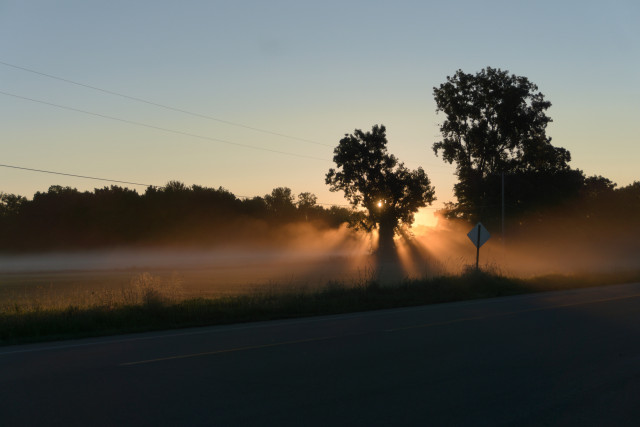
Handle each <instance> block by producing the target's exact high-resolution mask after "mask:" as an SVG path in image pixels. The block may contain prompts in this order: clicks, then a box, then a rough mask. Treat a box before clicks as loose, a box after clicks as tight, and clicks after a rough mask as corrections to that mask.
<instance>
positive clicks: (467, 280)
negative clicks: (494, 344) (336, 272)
mask: <svg viewBox="0 0 640 427" xmlns="http://www.w3.org/2000/svg"><path fill="white" fill-rule="evenodd" d="M147 279H148V278H147ZM637 281H640V273H638V272H634V273H628V274H616V275H602V274H601V275H589V276H543V277H536V278H531V279H516V278H507V277H503V276H501V275H499V274H492V273H487V272H482V271H480V272H476V271H469V272H467V273H465V274H462V275H459V276H444V277H436V278H432V279H424V280H406V281H403V282H401V283H399V284H398V285H396V286H380V285H379V284H377V283H376V282H369V283H366V284H362V285H358V286H344V285H341V284H339V283H329V284H327V285H326V286H325V287H323V288H320V289H315V290H301V289H298V290H295V289H293V290H291V289H289V290H285V291H276V290H275V288H273V290H271V291H270V292H255V293H252V294H249V295H236V296H226V297H220V298H214V299H206V298H190V299H181V300H180V299H175V298H169V297H167V296H166V295H165V294H163V293H162V292H160V290H158V289H156V288H154V287H153V280H149V279H148V280H147V281H146V282H145V283H146V284H147V285H145V286H141V287H139V290H140V292H138V294H136V296H135V297H133V296H131V295H128V296H127V298H125V299H123V300H122V301H119V302H116V303H114V302H113V301H110V302H108V303H102V304H94V305H90V306H83V307H82V306H77V305H69V306H67V307H40V306H35V307H30V308H28V309H25V308H24V307H22V306H20V305H17V304H16V305H15V306H14V307H11V306H8V307H7V306H5V308H4V309H3V310H2V311H0V345H8V344H18V343H28V342H37V341H49V340H58V339H68V338H82V337H91V336H101V335H112V334H122V333H132V332H144V331H152V330H163V329H173V328H186V327H194V326H207V325H221V324H229V323H240V322H249V321H264V320H274V319H286V318H293V317H305V316H315V315H323V314H338V313H347V312H357V311H366V310H377V309H384V308H396V307H409V306H416V305H426V304H435V303H443V302H452V301H462V300H470V299H478V298H489V297H498V296H507V295H517V294H524V293H530V292H542V291H553V290H567V289H576V288H584V287H589V286H599V285H607V284H616V283H628V282H637Z"/></svg>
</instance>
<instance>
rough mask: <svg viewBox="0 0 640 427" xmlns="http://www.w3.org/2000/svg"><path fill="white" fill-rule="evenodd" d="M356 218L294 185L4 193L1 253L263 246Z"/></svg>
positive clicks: (0, 217) (175, 184) (55, 189)
mask: <svg viewBox="0 0 640 427" xmlns="http://www.w3.org/2000/svg"><path fill="white" fill-rule="evenodd" d="M354 215H355V214H354V212H352V211H351V210H350V209H348V208H344V207H339V206H331V207H323V206H321V205H319V204H318V203H317V198H316V196H315V195H313V194H311V193H301V194H299V195H298V196H297V197H295V196H294V195H293V193H292V191H291V189H290V188H287V187H279V188H275V189H274V190H273V191H272V192H271V193H270V194H267V195H265V196H264V197H253V198H249V199H242V198H239V197H237V196H235V195H234V194H233V193H231V192H230V191H228V190H226V189H224V188H221V187H220V188H217V189H215V188H207V187H202V186H199V185H193V186H191V187H188V186H186V185H184V184H183V183H181V182H178V181H171V182H169V183H168V184H167V185H166V186H164V187H148V188H147V189H146V191H145V192H144V193H143V194H138V192H136V191H135V190H132V189H129V188H123V187H119V186H110V187H104V188H96V189H95V190H93V191H84V192H81V191H78V190H77V189H75V188H71V187H62V186H59V185H54V186H51V187H50V188H49V190H48V191H47V192H37V193H36V194H35V195H34V196H33V198H32V199H31V200H28V199H27V198H25V197H22V196H18V195H14V194H6V193H0V250H1V251H3V252H15V251H43V250H76V249H85V248H99V247H109V246H112V247H116V246H125V245H126V246H131V245H134V246H135V245H141V246H144V245H155V244H189V245H207V244H217V243H229V242H234V241H239V240H242V239H246V240H250V241H254V242H258V241H261V240H268V239H269V238H270V237H273V235H274V233H277V229H278V228H279V226H282V225H285V224H290V223H295V222H310V223H313V224H314V225H315V226H316V227H320V228H322V227H326V228H332V227H333V228H335V227H339V226H340V224H342V223H344V222H350V221H352V220H353V216H354Z"/></svg>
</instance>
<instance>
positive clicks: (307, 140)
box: [0, 61, 333, 147]
mask: <svg viewBox="0 0 640 427" xmlns="http://www.w3.org/2000/svg"><path fill="white" fill-rule="evenodd" d="M0 65H4V66H6V67H11V68H15V69H18V70H22V71H27V72H29V73H33V74H37V75H40V76H44V77H48V78H50V79H54V80H59V81H62V82H65V83H70V84H73V85H76V86H81V87H84V88H87V89H92V90H95V91H99V92H102V93H106V94H109V95H113V96H118V97H121V98H125V99H129V100H131V101H136V102H141V103H144V104H147V105H153V106H154V107H159V108H164V109H166V110H171V111H176V112H179V113H182V114H187V115H190V116H194V117H199V118H203V119H207V120H213V121H216V122H219V123H224V124H226V125H230V126H236V127H240V128H244V129H249V130H252V131H255V132H261V133H266V134H270V135H275V136H280V137H283V138H288V139H293V140H296V141H301V142H305V143H308V144H314V145H321V146H324V147H333V146H332V145H329V144H324V143H322V142H318V141H314V140H311V139H306V138H299V137H297V136H292V135H287V134H285V133H280V132H274V131H270V130H268V129H262V128H258V127H254V126H249V125H245V124H242V123H237V122H232V121H230V120H224V119H220V118H217V117H213V116H209V115H206V114H201V113H195V112H193V111H189V110H184V109H182V108H177V107H172V106H170V105H166V104H160V103H158V102H153V101H149V100H146V99H143V98H139V97H136V96H131V95H126V94H124V93H120V92H116V91H112V90H108V89H103V88H100V87H97V86H93V85H89V84H86V83H80V82H77V81H74V80H70V79H66V78H63V77H58V76H54V75H52V74H48V73H43V72H42V71H37V70H34V69H31V68H27V67H22V66H19V65H15V64H10V63H8V62H4V61H0Z"/></svg>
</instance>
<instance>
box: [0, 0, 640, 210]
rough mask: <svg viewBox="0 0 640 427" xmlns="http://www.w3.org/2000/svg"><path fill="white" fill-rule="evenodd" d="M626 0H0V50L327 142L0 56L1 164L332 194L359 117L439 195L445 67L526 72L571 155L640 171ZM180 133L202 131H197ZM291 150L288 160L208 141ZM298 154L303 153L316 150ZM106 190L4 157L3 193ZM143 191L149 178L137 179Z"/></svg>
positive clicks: (631, 18)
mask: <svg viewBox="0 0 640 427" xmlns="http://www.w3.org/2000/svg"><path fill="white" fill-rule="evenodd" d="M639 5H640V3H639V2H637V1H632V0H627V1H616V0H613V1H609V2H602V1H597V2H596V1H558V0H556V1H536V2H533V1H531V2H525V1H513V0H511V1H438V2H429V1H401V0H400V1H399V0H395V1H374V0H371V1H362V0H359V1H345V0H343V1H333V0H325V1H322V2H319V1H301V0H296V1H281V0H272V1H269V2H266V1H213V2H212V1H181V2H173V3H172V4H169V2H156V1H146V0H145V1H142V0H141V1H129V0H128V1H116V0H110V1H100V2H98V1H86V0H82V1H80V0H79V1H64V0H62V1H56V2H52V1H35V0H34V1H21V0H0V61H1V62H4V63H8V64H13V65H16V66H20V67H26V68H28V69H32V70H36V71H38V72H41V73H46V74H51V75H54V76H58V77H61V78H64V79H69V80H73V81H76V82H80V83H83V84H87V85H91V86H95V87H98V88H102V89H106V90H110V91H115V92H119V93H122V94H126V95H128V96H132V97H138V98H142V99H145V100H148V101H152V102H156V103H161V104H163V105H167V106H171V107H174V108H178V109H183V110H188V111H191V112H195V113H199V114H203V115H207V116H212V117H215V118H218V119H223V120H226V121H231V122H236V123H240V124H244V125H247V126H251V127H256V128H261V129H265V130H269V131H272V132H276V133H282V134H286V135H291V136H296V137H300V138H303V139H308V140H312V141H315V142H319V143H321V144H325V145H316V144H311V143H308V142H303V141H299V140H293V139H289V138H285V137H280V136H275V135H272V134H268V133H263V132H257V131H253V130H250V129H246V128H242V127H238V126H231V125H229V124H225V123H221V122H218V121H213V120H207V119H203V118H197V117H194V116H190V115H186V114H182V113H178V112H176V111H170V110H166V109H162V108H158V107H154V106H150V105H147V104H143V103H138V102H134V101H131V100H127V99H123V98H120V97H117V96H112V95H108V94H105V93H101V92H97V91H95V90H90V89H88V88H84V87H80V86H75V85H72V84H68V83H65V82H62V81H59V80H54V79H51V78H47V77H44V76H42V75H38V74H33V73H29V72H27V71H24V70H19V69H16V68H12V67H10V66H7V65H2V64H0V91H1V92H5V93H11V94H14V95H18V96H21V97H28V98H32V99H37V100H41V101H46V102H49V103H53V104H59V105H63V106H67V107H72V108H75V109H80V110H85V111H88V112H91V113H97V114H102V115H106V116H112V117H115V118H119V119H124V120H128V121H133V122H139V123H143V124H147V125H150V126H155V127H161V128H164V129H170V130H175V131H178V132H182V133H171V132H168V131H162V130H159V129H152V128H148V127H142V126H137V125H133V124H130V123H125V122H121V121H115V120H111V119H106V118H103V117H97V116H91V115H87V114H83V113H80V112H76V111H69V110H63V109H60V108H56V107H53V106H50V105H44V104H40V103H35V102H33V101H28V100H24V99H20V98H16V97H12V96H8V95H3V94H0V117H2V119H1V120H2V127H1V129H0V135H1V139H0V141H1V144H2V159H1V160H0V163H2V164H9V165H18V166H24V167H29V168H36V169H47V170H55V171H61V172H68V173H74V174H79V175H91V176H98V177H105V178H113V179H119V180H125V181H133V182H141V183H148V184H156V185H162V184H164V183H166V182H167V181H168V180H180V181H183V182H185V183H186V184H188V185H190V184H200V185H206V186H211V187H218V186H223V187H225V188H227V189H229V190H230V191H232V192H233V193H235V194H237V195H243V196H253V195H264V194H265V193H268V192H270V191H271V189H272V188H274V187H277V186H289V187H291V188H292V189H293V191H294V192H295V193H299V192H302V191H311V192H313V193H315V194H317V195H318V197H319V199H320V201H322V202H328V203H344V201H343V198H342V195H341V194H338V193H330V192H329V191H328V189H327V187H326V185H325V184H324V175H325V173H326V171H327V170H328V169H329V168H330V167H331V166H332V162H331V158H332V147H333V146H335V145H336V144H337V142H338V141H339V140H340V138H341V137H342V136H343V135H344V134H345V133H350V132H352V131H353V129H355V128H360V129H370V128H371V126H372V125H374V124H378V123H382V124H385V125H386V126H387V130H388V136H389V141H390V142H389V149H390V151H391V152H392V153H394V154H395V155H397V156H398V157H399V158H400V159H401V160H403V161H405V162H406V163H407V165H408V166H410V167H417V166H423V167H424V168H425V170H426V171H427V173H428V174H429V176H430V178H431V180H432V182H433V184H434V185H435V186H436V195H437V197H438V202H437V206H439V205H440V204H441V203H442V202H445V201H447V200H451V199H452V193H451V188H452V186H453V184H454V183H455V177H454V176H453V171H454V168H453V167H452V166H447V165H445V164H444V163H443V162H442V160H441V159H440V158H437V157H435V155H434V154H433V151H432V150H431V145H432V144H433V142H435V141H436V140H437V139H438V123H439V122H440V121H441V120H442V119H443V117H442V116H438V115H436V114H435V103H434V101H433V95H432V90H433V87H434V86H437V85H439V84H441V83H443V82H444V81H445V80H446V77H447V75H451V74H453V73H454V72H455V71H456V70H457V69H462V70H464V71H465V72H469V73H475V72H477V71H479V70H480V69H482V68H483V67H486V66H492V67H497V68H502V69H506V70H509V71H510V72H512V73H514V74H517V75H523V76H527V77H528V78H529V79H530V80H532V81H533V82H534V83H536V84H537V85H538V86H539V88H540V90H541V91H542V92H543V93H544V94H545V95H546V97H547V99H548V100H550V101H551V103H552V104H553V106H552V107H551V109H550V110H549V111H548V114H549V115H550V116H551V117H552V118H553V120H554V123H552V125H551V126H550V127H549V129H548V133H549V135H550V136H552V137H553V143H554V144H555V145H558V146H562V147H565V148H567V149H569V150H570V151H571V154H572V157H573V161H572V166H573V167H576V168H580V169H582V170H584V171H585V173H586V174H588V175H593V174H600V175H604V176H606V177H608V178H610V179H612V180H613V181H615V182H617V183H618V184H619V185H627V184H630V183H631V182H633V181H634V180H640V173H638V166H637V165H638V161H639V160H640V144H639V143H638V142H640V141H639V136H638V135H640V124H639V123H640V117H639V113H640V79H639V76H640V48H639V46H640V30H639V28H640V25H638V23H639V22H640V6H639ZM185 134H194V135H199V136H202V137H205V138H209V139H204V138H196V137H193V136H188V135H185ZM212 139H222V140H226V141H229V142H232V143H239V144H246V145H251V146H255V147H261V148H264V149H266V150H276V151H282V152H287V153H294V154H296V155H298V156H300V157H297V156H289V155H284V154H278V153H274V152H272V151H262V150H257V149H249V148H244V147H239V146H236V145H232V144H225V143H222V142H217V141H214V140H212ZM303 156H308V157H313V159H310V158H306V157H303ZM52 184H59V185H69V186H72V187H76V188H78V189H81V190H85V189H89V190H90V189H93V188H94V187H102V186H103V185H108V183H100V182H94V181H87V180H81V179H77V178H65V177H61V176H51V175H45V174H38V173H31V172H25V171H18V170H10V169H6V168H0V191H4V192H9V193H17V194H21V195H25V196H28V197H31V196H32V195H33V193H34V192H35V191H45V190H46V189H47V188H48V187H49V186H50V185H52ZM141 189H143V188H141Z"/></svg>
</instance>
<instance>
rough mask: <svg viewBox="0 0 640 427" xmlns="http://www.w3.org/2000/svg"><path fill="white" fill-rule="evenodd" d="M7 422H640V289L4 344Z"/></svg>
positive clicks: (0, 367)
mask: <svg viewBox="0 0 640 427" xmlns="http://www.w3.org/2000/svg"><path fill="white" fill-rule="evenodd" d="M0 425H3V426H12V425H31V426H40V425H65V426H67V425H78V426H80V425H81V426H88V425H154V426H155V425H213V426H225V425H229V426H237V425H258V426H269V425H273V426H308V425H318V426H329V425H349V426H354V425H362V426H372V425H448V426H458V425H461V426H465V425H469V426H482V425H490V426H496V425H517V426H524V425H558V426H567V425H580V426H585V425H606V426H616V425H629V426H631V425H633V426H637V425H640V284H633V285H621V286H612V287H603V288H592V289H585V290H578V291H568V292H559V293H545V294H536V295H526V296H517V297H508V298H496V299H489V300H482V301H472V302H461V303H453V304H441V305H435V306H427V307H417V308H409V309H397V310H383V311H376V312H368V313H356V314H349V315H340V316H324V317H317V318H308V319H298V320H288V321H276V322H264V323H251V324H243V325H234V326H223V327H210V328H198V329H188V330H177V331H169V332H162V333H150V334H138V335H127V336H119V337H109V338H101V339H90V340H78V341H66V342H58V343H48V344H38V345H27V346H10V347H2V348H0Z"/></svg>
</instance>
